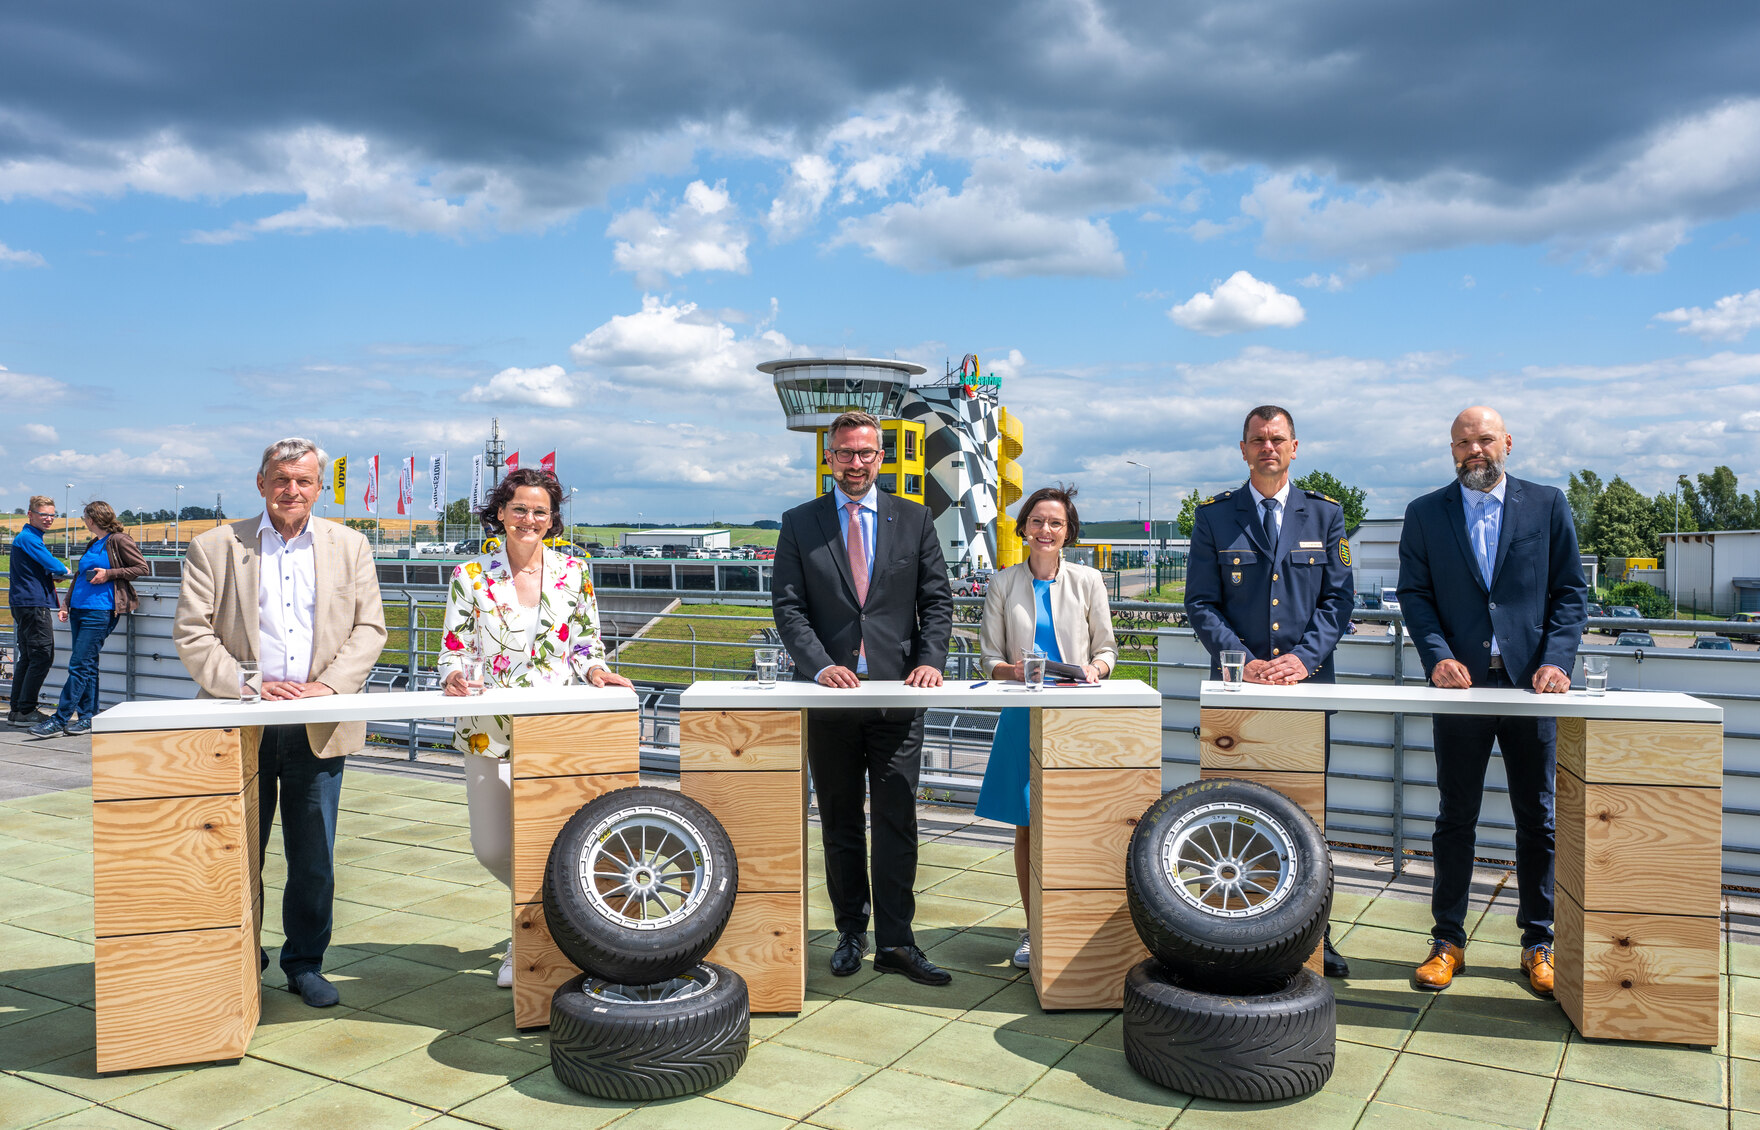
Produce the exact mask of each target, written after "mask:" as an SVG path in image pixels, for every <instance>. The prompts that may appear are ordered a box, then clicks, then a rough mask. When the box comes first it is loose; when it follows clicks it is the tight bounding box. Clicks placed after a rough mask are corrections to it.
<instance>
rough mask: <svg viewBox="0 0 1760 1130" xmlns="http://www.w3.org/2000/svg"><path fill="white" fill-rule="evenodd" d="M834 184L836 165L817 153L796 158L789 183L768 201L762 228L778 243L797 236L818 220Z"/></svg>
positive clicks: (789, 176) (789, 173) (789, 175)
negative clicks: (767, 229)
mask: <svg viewBox="0 0 1760 1130" xmlns="http://www.w3.org/2000/svg"><path fill="white" fill-rule="evenodd" d="M836 185H837V166H835V165H833V164H832V163H831V162H830V161H828V160H826V159H825V158H824V157H822V156H820V155H819V154H817V153H808V154H805V155H804V156H801V157H797V158H795V160H794V162H793V163H792V164H790V165H789V168H788V183H787V184H785V185H784V186H783V188H782V191H781V192H779V193H778V194H777V195H776V199H774V200H772V201H771V202H770V214H769V215H768V216H767V217H765V220H764V226H765V227H767V228H769V229H770V238H771V239H774V240H777V241H778V242H780V241H782V240H785V239H792V238H793V237H795V236H797V235H800V234H801V233H802V232H803V231H805V230H806V229H807V228H808V227H809V226H811V225H812V223H813V221H814V220H816V219H818V218H819V210H820V209H821V208H823V207H824V206H825V201H826V200H827V199H829V198H830V196H831V190H832V189H833V188H835V187H836Z"/></svg>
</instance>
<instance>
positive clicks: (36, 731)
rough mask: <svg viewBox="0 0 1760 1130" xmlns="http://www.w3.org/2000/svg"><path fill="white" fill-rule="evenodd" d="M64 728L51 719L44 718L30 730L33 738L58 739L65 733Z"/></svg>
mask: <svg viewBox="0 0 1760 1130" xmlns="http://www.w3.org/2000/svg"><path fill="white" fill-rule="evenodd" d="M66 729H67V728H66V727H65V726H63V725H62V724H61V723H59V722H57V721H55V719H53V718H45V719H43V720H42V721H41V722H38V723H37V724H36V725H35V726H32V727H31V728H30V735H31V737H33V738H58V737H60V736H61V735H62V733H63V732H65V731H66Z"/></svg>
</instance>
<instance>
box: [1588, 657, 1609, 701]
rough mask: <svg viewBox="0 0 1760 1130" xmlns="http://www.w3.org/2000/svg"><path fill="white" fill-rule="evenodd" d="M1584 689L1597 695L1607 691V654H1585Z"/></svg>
mask: <svg viewBox="0 0 1760 1130" xmlns="http://www.w3.org/2000/svg"><path fill="white" fill-rule="evenodd" d="M1583 689H1584V690H1586V691H1588V692H1589V693H1590V694H1592V695H1595V696H1596V697H1600V696H1601V695H1604V694H1606V693H1607V656H1605V655H1585V656H1583Z"/></svg>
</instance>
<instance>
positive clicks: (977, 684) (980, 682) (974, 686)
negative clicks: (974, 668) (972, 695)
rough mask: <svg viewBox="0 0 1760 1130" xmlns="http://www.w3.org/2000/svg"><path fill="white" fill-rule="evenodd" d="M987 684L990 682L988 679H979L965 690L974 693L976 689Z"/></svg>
mask: <svg viewBox="0 0 1760 1130" xmlns="http://www.w3.org/2000/svg"><path fill="white" fill-rule="evenodd" d="M989 682H990V680H989V679H979V680H978V681H977V682H975V683H973V684H972V685H971V686H970V687H967V688H966V689H967V690H973V691H975V690H977V689H978V688H979V687H981V686H985V685H986V684H988V683H989Z"/></svg>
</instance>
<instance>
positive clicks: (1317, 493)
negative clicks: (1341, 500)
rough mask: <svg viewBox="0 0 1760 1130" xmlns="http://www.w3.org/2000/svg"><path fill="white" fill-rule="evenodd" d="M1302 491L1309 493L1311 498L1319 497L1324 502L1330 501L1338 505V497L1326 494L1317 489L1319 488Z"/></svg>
mask: <svg viewBox="0 0 1760 1130" xmlns="http://www.w3.org/2000/svg"><path fill="white" fill-rule="evenodd" d="M1302 493H1303V494H1305V495H1307V496H1308V497H1309V498H1318V499H1320V500H1321V501H1322V502H1330V503H1332V505H1334V506H1337V505H1338V499H1336V498H1334V497H1332V496H1331V495H1330V494H1324V493H1322V492H1320V491H1317V490H1304V491H1303V492H1302Z"/></svg>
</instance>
